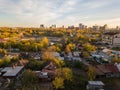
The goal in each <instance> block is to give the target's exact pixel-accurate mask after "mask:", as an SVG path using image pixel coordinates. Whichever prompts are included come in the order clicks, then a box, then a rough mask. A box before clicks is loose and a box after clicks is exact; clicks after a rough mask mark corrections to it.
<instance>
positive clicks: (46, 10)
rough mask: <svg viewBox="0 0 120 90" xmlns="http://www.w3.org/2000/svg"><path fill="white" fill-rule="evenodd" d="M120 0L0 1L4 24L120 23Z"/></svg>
mask: <svg viewBox="0 0 120 90" xmlns="http://www.w3.org/2000/svg"><path fill="white" fill-rule="evenodd" d="M119 4H120V1H119V0H0V26H13V27H15V26H16V27H17V26H30V27H31V26H37V27H39V25H40V24H45V25H46V26H48V25H51V24H56V25H57V26H62V25H65V26H69V25H78V24H79V23H81V22H82V23H84V24H86V25H88V26H92V25H95V24H97V25H104V24H108V25H109V26H110V27H116V26H120V17H119V16H120V10H119V9H120V5H119Z"/></svg>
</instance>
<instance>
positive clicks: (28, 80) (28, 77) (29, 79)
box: [22, 70, 38, 86]
mask: <svg viewBox="0 0 120 90" xmlns="http://www.w3.org/2000/svg"><path fill="white" fill-rule="evenodd" d="M37 80H38V79H37V77H36V76H35V74H34V73H33V72H32V71H31V70H26V71H25V72H24V74H23V79H22V84H23V86H29V85H32V84H34V82H35V81H37Z"/></svg>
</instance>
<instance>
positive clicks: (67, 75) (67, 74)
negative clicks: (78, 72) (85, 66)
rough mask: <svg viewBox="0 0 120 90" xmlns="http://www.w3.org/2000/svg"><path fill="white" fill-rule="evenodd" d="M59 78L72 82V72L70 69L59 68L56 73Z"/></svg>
mask: <svg viewBox="0 0 120 90" xmlns="http://www.w3.org/2000/svg"><path fill="white" fill-rule="evenodd" d="M56 76H57V77H62V78H63V79H64V80H68V81H69V80H70V81H71V80H72V71H71V69H69V68H59V69H57V72H56Z"/></svg>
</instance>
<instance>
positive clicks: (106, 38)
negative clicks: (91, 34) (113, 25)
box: [102, 32, 120, 46]
mask: <svg viewBox="0 0 120 90" xmlns="http://www.w3.org/2000/svg"><path fill="white" fill-rule="evenodd" d="M102 41H103V42H105V43H108V44H110V45H113V46H120V32H105V33H104V34H103V35H102Z"/></svg>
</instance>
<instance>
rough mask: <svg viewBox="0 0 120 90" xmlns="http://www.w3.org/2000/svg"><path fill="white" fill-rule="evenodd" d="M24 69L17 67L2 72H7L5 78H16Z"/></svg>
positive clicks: (7, 68)
mask: <svg viewBox="0 0 120 90" xmlns="http://www.w3.org/2000/svg"><path fill="white" fill-rule="evenodd" d="M23 68H24V66H17V67H15V68H13V67H5V68H4V69H3V70H1V72H5V74H3V76H16V75H17V74H18V73H19V72H20V71H21V70H22V69H23Z"/></svg>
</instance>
